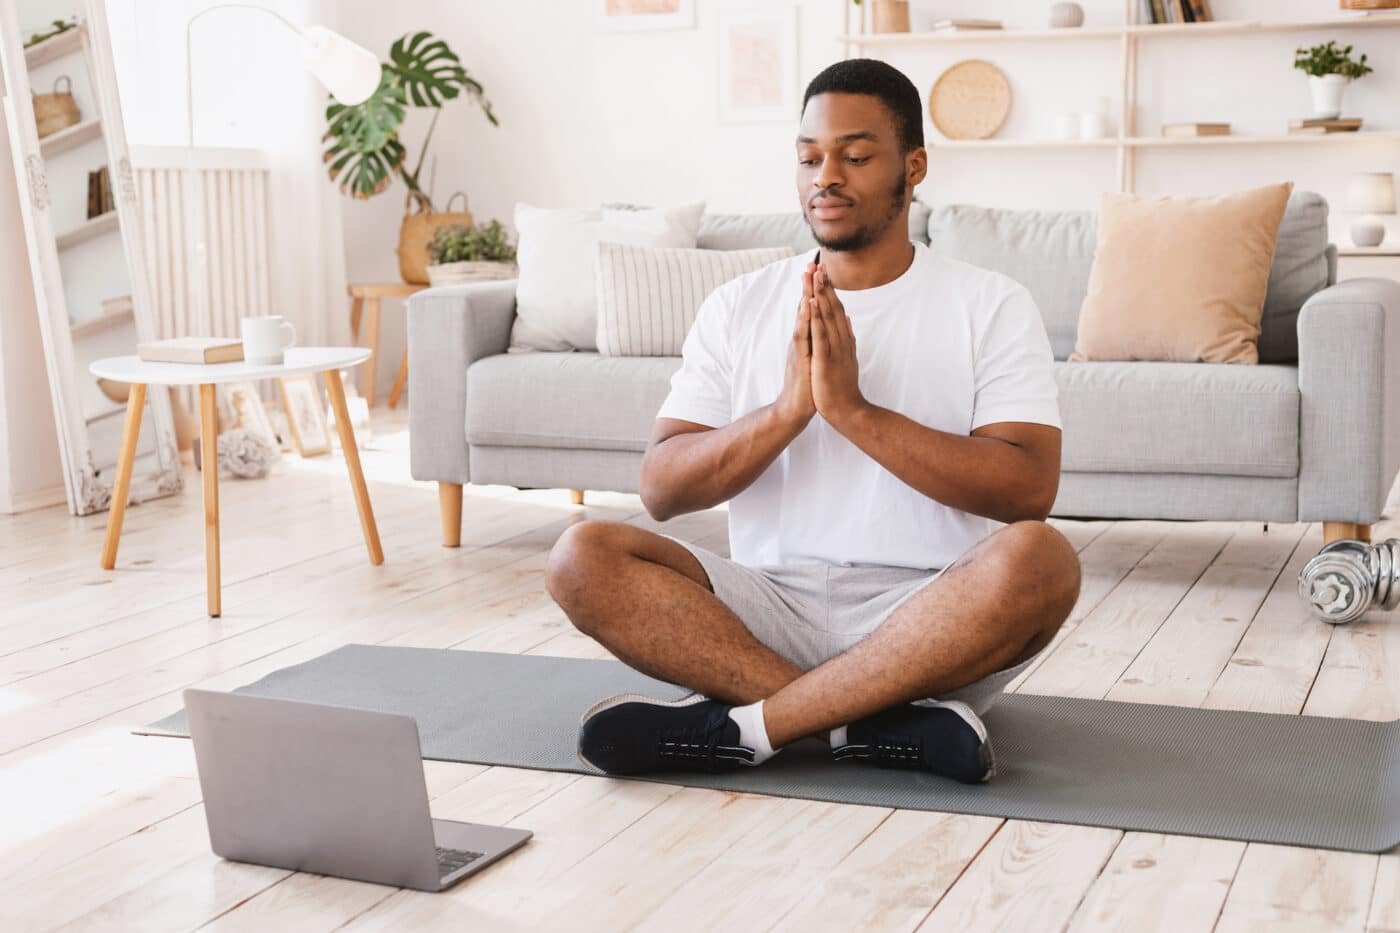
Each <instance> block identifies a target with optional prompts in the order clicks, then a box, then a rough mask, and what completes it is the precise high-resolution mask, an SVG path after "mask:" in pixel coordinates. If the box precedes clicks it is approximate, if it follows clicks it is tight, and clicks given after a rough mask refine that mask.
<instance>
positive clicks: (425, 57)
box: [322, 32, 500, 284]
mask: <svg viewBox="0 0 1400 933" xmlns="http://www.w3.org/2000/svg"><path fill="white" fill-rule="evenodd" d="M380 67H381V74H380V79H379V87H378V88H376V89H375V92H374V93H373V94H371V95H370V96H369V99H368V100H366V101H364V102H363V103H360V104H355V105H353V106H346V105H345V104H342V103H339V102H338V101H331V103H330V104H329V105H328V106H327V107H326V133H325V135H324V136H323V137H322V141H323V142H325V143H326V151H325V154H324V155H323V159H324V161H325V163H326V167H327V171H328V172H329V173H330V177H331V181H338V182H339V184H340V190H341V192H342V193H344V194H347V195H350V196H351V197H354V198H359V199H361V200H364V199H367V198H370V197H373V196H374V195H376V194H379V193H381V192H383V191H384V190H385V189H387V188H388V187H389V185H390V184H391V183H392V182H393V180H394V179H395V178H398V179H399V180H401V181H402V182H403V183H404V187H405V188H407V189H408V193H407V195H406V196H405V199H404V218H403V223H402V224H401V225H400V227H399V249H398V254H399V274H400V275H401V276H402V277H403V280H404V281H405V282H413V283H419V284H426V283H427V282H428V272H427V267H428V243H429V241H431V240H432V238H433V233H434V231H435V230H436V229H437V228H438V227H439V226H443V225H445V224H461V225H465V226H470V225H471V222H472V216H471V213H470V212H468V211H466V210H463V211H461V212H458V213H455V214H454V213H439V212H437V211H436V210H435V209H434V207H433V201H432V197H431V195H430V193H429V192H427V191H425V190H424V189H423V186H422V184H421V183H420V181H419V177H420V175H421V173H422V171H423V158H424V156H425V155H426V154H427V152H428V144H429V143H430V142H432V138H433V129H434V128H435V127H436V126H437V121H438V116H439V115H440V114H441V112H442V107H443V105H444V104H445V103H446V102H447V101H450V100H453V99H455V98H456V97H457V96H458V95H465V96H468V97H472V98H475V99H476V102H477V103H478V104H479V105H480V106H481V109H482V112H484V113H485V114H486V119H488V120H490V121H491V125H492V126H499V125H500V123H499V122H498V121H497V120H496V115H495V113H493V112H492V110H491V104H490V102H489V101H488V100H487V99H486V96H485V92H484V90H483V89H482V86H481V84H480V83H479V82H478V81H476V80H475V79H474V78H472V77H471V75H469V74H467V71H466V69H465V68H463V67H462V63H461V60H460V59H459V58H458V57H457V54H456V53H455V52H453V51H452V50H451V49H450V48H448V46H447V43H446V42H444V41H442V40H441V39H437V38H434V36H433V35H432V33H429V32H417V33H412V34H407V33H406V34H404V35H403V36H401V37H400V38H399V39H398V40H397V41H396V42H394V44H393V45H392V46H390V48H389V61H387V62H383V63H381V65H380ZM409 106H414V107H428V108H431V109H432V111H433V118H432V122H430V123H429V124H428V131H427V133H426V134H424V136H423V143H422V148H421V149H420V150H419V153H418V161H417V163H416V164H415V165H414V166H413V169H412V170H411V171H410V170H409V169H408V168H407V161H408V151H407V148H406V147H405V146H404V143H403V140H402V139H400V138H399V131H400V129H401V128H402V126H403V121H404V117H405V116H406V114H407V112H408V107H409Z"/></svg>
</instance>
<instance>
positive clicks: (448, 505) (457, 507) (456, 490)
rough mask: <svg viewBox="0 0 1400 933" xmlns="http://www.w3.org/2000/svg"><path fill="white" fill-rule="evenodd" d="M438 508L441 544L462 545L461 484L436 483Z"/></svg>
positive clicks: (445, 545) (446, 545)
mask: <svg viewBox="0 0 1400 933" xmlns="http://www.w3.org/2000/svg"><path fill="white" fill-rule="evenodd" d="M438 508H439V509H440V511H441V512H442V546H443V547H461V546H462V484H461V483H438Z"/></svg>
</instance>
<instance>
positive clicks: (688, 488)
mask: <svg viewBox="0 0 1400 933" xmlns="http://www.w3.org/2000/svg"><path fill="white" fill-rule="evenodd" d="M804 427H806V423H805V422H804V423H802V424H800V425H799V424H795V423H793V422H792V421H790V420H787V419H785V418H783V417H782V416H781V415H780V414H779V413H778V410H777V408H776V406H774V405H764V406H763V407H761V408H756V409H754V410H753V411H751V412H749V413H748V414H747V415H744V416H743V417H742V418H740V419H739V420H737V421H734V422H731V423H730V424H727V425H725V426H724V427H722V428H716V429H714V430H712V431H697V432H695V433H689V434H677V435H675V436H673V437H669V438H667V439H666V440H664V441H662V442H661V443H660V444H657V445H656V446H655V447H653V448H652V449H651V450H650V451H648V453H647V455H646V460H645V461H644V462H643V464H642V501H643V503H644V504H645V505H646V507H647V511H648V512H650V513H651V514H652V516H653V517H655V518H656V519H658V520H660V521H665V520H666V519H668V518H672V517H674V516H676V515H683V514H685V513H686V512H698V511H700V510H701V509H708V508H711V507H712V506H716V505H719V504H720V503H721V502H727V501H728V500H730V499H732V498H734V497H735V496H737V495H738V494H739V493H741V492H743V491H744V490H745V489H747V488H748V487H749V485H750V484H752V483H753V481H754V480H756V479H758V477H759V476H760V475H762V473H763V471H764V470H766V469H768V466H769V465H770V464H771V463H772V462H773V461H774V460H776V459H778V455H779V454H781V453H782V452H783V450H784V449H786V448H787V446H788V445H789V444H791V443H792V441H793V439H794V438H796V437H797V435H798V434H800V433H802V428H804ZM653 477H654V479H653Z"/></svg>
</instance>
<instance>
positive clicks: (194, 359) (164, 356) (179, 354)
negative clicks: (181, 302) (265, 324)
mask: <svg viewBox="0 0 1400 933" xmlns="http://www.w3.org/2000/svg"><path fill="white" fill-rule="evenodd" d="M136 355H137V356H139V357H141V359H142V360H144V361H146V362H147V363H236V362H238V361H239V360H241V359H243V341H241V340H230V339H229V338H227V337H171V338H170V339H169V340H152V341H150V342H149V343H138V344H137V345H136Z"/></svg>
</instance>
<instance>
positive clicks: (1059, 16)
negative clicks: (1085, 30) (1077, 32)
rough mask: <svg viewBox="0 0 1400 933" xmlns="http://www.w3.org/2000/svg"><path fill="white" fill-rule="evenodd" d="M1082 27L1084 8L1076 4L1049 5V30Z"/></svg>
mask: <svg viewBox="0 0 1400 933" xmlns="http://www.w3.org/2000/svg"><path fill="white" fill-rule="evenodd" d="M1083 25H1084V8H1083V7H1082V6H1080V5H1079V4H1077V3H1052V4H1050V28H1051V29H1074V28H1076V27H1078V26H1083Z"/></svg>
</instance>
